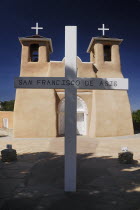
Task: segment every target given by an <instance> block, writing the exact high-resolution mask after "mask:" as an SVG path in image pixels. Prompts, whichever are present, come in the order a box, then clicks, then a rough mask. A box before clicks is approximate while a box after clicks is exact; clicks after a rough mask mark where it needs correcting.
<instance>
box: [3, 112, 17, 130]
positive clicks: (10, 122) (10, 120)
mask: <svg viewBox="0 0 140 210" xmlns="http://www.w3.org/2000/svg"><path fill="white" fill-rule="evenodd" d="M13 115H14V112H13V111H0V128H4V123H3V119H4V118H7V119H8V128H13Z"/></svg>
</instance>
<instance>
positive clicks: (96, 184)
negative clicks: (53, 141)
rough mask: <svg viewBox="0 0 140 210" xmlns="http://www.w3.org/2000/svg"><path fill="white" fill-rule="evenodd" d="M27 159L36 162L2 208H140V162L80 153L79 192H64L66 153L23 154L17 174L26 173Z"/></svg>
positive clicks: (19, 209) (19, 158) (31, 209)
mask: <svg viewBox="0 0 140 210" xmlns="http://www.w3.org/2000/svg"><path fill="white" fill-rule="evenodd" d="M25 163H27V165H30V163H34V165H33V166H32V167H31V168H30V170H29V173H25V175H24V177H23V183H22V184H21V185H20V184H19V183H18V186H16V188H15V190H14V192H13V193H12V192H11V195H10V196H9V198H7V199H6V200H5V201H4V203H3V205H2V207H1V208H0V209H1V210H36V209H40V210H42V209H47V210H59V209H60V210H78V209H80V210H140V199H139V198H140V165H139V164H136V163H134V164H129V165H121V164H120V163H119V162H118V160H117V159H115V158H112V157H110V156H104V157H94V154H91V153H87V154H78V155H77V192H76V193H64V192H63V189H64V184H63V181H64V156H60V155H57V154H55V153H48V152H42V153H33V154H25V155H21V156H19V157H18V161H17V162H14V163H11V164H13V166H14V167H15V168H16V167H17V168H19V170H18V171H16V174H15V176H18V175H19V176H20V175H23V174H24V173H23V171H24V170H23V168H22V170H20V165H25ZM1 164H4V163H1ZM11 164H8V165H7V166H4V167H5V168H6V169H5V175H6V173H7V174H8V173H11V172H10V166H11ZM4 167H3V169H4ZM7 167H9V172H8V169H7ZM6 170H7V172H6ZM25 171H26V169H25ZM0 173H1V172H0ZM18 173H19V174H18ZM13 176H14V175H13ZM13 182H14V178H13ZM1 190H4V189H1Z"/></svg>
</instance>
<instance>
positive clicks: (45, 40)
mask: <svg viewBox="0 0 140 210" xmlns="http://www.w3.org/2000/svg"><path fill="white" fill-rule="evenodd" d="M18 39H19V41H20V43H21V44H22V42H23V41H44V42H49V44H50V50H51V53H52V52H53V47H52V40H51V39H50V38H26V37H19V38H18Z"/></svg>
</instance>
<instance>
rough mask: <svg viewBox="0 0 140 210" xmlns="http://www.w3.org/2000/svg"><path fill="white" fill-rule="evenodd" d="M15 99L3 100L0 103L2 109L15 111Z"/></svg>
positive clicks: (0, 109)
mask: <svg viewBox="0 0 140 210" xmlns="http://www.w3.org/2000/svg"><path fill="white" fill-rule="evenodd" d="M14 103H15V101H14V100H11V101H3V102H1V103H0V105H1V106H0V111H13V110H14Z"/></svg>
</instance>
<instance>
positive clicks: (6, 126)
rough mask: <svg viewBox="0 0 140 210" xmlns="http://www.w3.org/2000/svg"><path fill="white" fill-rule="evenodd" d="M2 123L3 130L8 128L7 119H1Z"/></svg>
mask: <svg viewBox="0 0 140 210" xmlns="http://www.w3.org/2000/svg"><path fill="white" fill-rule="evenodd" d="M5 121H6V122H5ZM2 123H3V127H4V128H8V127H9V125H8V124H9V122H8V118H3V119H2ZM5 124H6V125H5Z"/></svg>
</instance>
